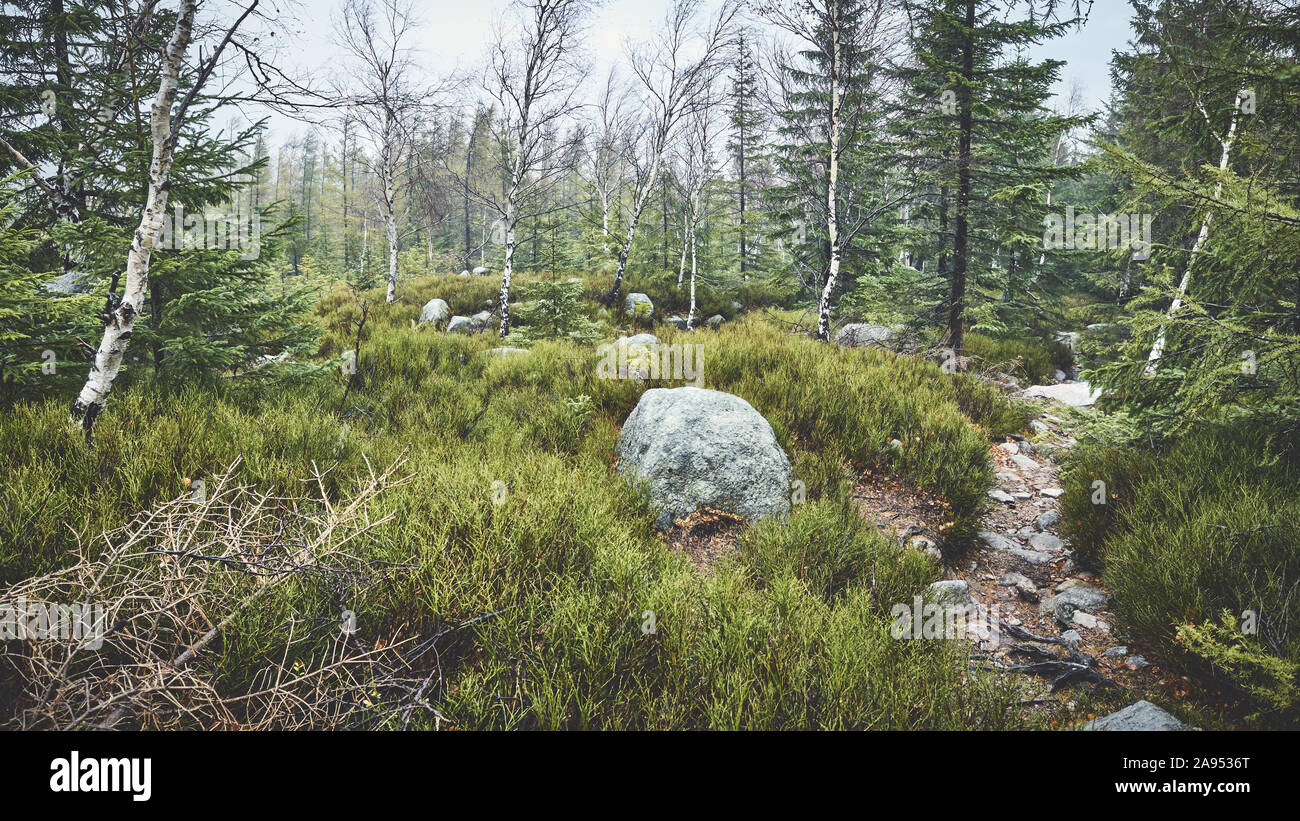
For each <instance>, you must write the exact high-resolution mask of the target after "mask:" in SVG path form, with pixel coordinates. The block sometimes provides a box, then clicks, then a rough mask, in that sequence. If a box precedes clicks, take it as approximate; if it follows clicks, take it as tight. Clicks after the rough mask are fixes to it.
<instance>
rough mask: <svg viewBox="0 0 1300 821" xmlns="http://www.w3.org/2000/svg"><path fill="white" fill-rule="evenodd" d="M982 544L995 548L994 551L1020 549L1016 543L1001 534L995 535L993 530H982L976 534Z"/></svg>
mask: <svg viewBox="0 0 1300 821" xmlns="http://www.w3.org/2000/svg"><path fill="white" fill-rule="evenodd" d="M975 536H976V538H978V539H979V540H980V541H981V542H983V543H984V544H986V545H988V546H989V547H991V548H993V549H994V550H1014V549H1015V548H1017V547H1019V545H1017V544H1016V543H1015V542H1014V541H1012V540H1011V539H1009V538H1007V537H1006V536H1003V535H1002V534H1001V533H994V532H993V531H991V530H981V531H980V532H979V533H976V534H975Z"/></svg>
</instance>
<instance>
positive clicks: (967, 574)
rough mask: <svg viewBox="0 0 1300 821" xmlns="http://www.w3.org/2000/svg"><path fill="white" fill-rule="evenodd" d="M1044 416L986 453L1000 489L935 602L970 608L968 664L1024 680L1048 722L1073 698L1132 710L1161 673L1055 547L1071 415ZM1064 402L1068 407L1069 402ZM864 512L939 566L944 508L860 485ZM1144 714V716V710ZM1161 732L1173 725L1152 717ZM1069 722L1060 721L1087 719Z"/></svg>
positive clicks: (1088, 578)
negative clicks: (1102, 697) (1094, 697)
mask: <svg viewBox="0 0 1300 821" xmlns="http://www.w3.org/2000/svg"><path fill="white" fill-rule="evenodd" d="M1037 401H1040V402H1041V403H1042V407H1043V411H1042V413H1041V415H1040V416H1039V418H1038V419H1036V420H1034V421H1033V422H1032V423H1031V427H1032V431H1033V432H1032V435H1031V436H1030V437H1028V438H1024V437H1013V438H1011V439H1008V440H1007V441H1005V442H1001V443H998V444H996V445H993V446H992V447H991V449H992V458H993V459H994V461H995V464H996V467H997V484H996V486H995V487H994V488H993V489H991V490H990V491H989V496H990V497H991V498H992V500H993V507H992V509H991V510H990V511H989V512H988V513H987V514H986V515H985V517H984V520H983V523H982V529H981V530H980V532H979V538H978V540H977V543H976V545H975V547H974V548H973V549H972V550H970V551H968V552H966V553H965V554H963V555H961V556H960V557H959V558H956V559H953V558H951V557H947V558H948V564H947V566H946V568H945V573H944V581H941V582H938V583H936V585H934V588H935V592H936V593H941V594H942V595H943V596H945V597H950V599H951V600H953V601H956V602H959V603H962V604H966V605H973V608H971V609H973V611H974V612H976V613H978V616H979V617H978V618H975V619H971V620H969V622H968V623H967V624H966V627H965V630H966V633H967V638H968V640H969V641H970V644H971V659H972V665H973V666H978V667H983V668H985V669H996V670H1001V671H1005V672H1008V673H1012V674H1017V673H1018V674H1023V675H1024V676H1025V679H1024V680H1025V682H1026V685H1027V688H1028V690H1029V697H1028V698H1027V699H1026V700H1025V701H1026V703H1027V704H1033V705H1036V706H1037V707H1039V708H1041V709H1045V710H1048V711H1049V712H1051V713H1055V711H1056V709H1057V708H1059V707H1064V708H1066V710H1067V714H1068V713H1069V711H1071V710H1073V708H1074V704H1073V700H1074V698H1075V697H1076V696H1077V694H1078V693H1079V690H1078V688H1079V687H1084V688H1087V689H1088V690H1089V691H1095V692H1097V693H1099V694H1100V693H1105V694H1107V695H1108V696H1112V697H1113V698H1111V699H1110V700H1111V701H1112V703H1115V704H1124V703H1131V702H1133V701H1134V700H1135V699H1137V698H1140V697H1141V696H1142V695H1143V694H1145V693H1149V692H1152V691H1155V690H1168V687H1166V686H1165V685H1167V684H1170V682H1167V681H1166V680H1165V679H1163V678H1162V677H1161V670H1160V666H1159V664H1158V663H1152V662H1149V661H1148V659H1147V657H1146V654H1145V653H1144V651H1143V649H1142V648H1141V647H1139V646H1136V645H1135V644H1134V643H1133V642H1132V641H1130V640H1128V638H1127V637H1125V636H1124V635H1123V634H1122V633H1121V631H1120V630H1118V629H1117V628H1116V627H1115V623H1114V619H1113V618H1112V616H1111V613H1110V604H1111V594H1110V591H1108V590H1107V589H1106V587H1105V585H1104V584H1103V583H1102V582H1101V580H1100V579H1098V578H1097V576H1096V575H1095V574H1093V573H1092V572H1090V571H1088V570H1085V569H1082V568H1080V567H1078V566H1077V565H1076V564H1075V561H1074V558H1073V551H1072V550H1071V547H1070V545H1069V544H1068V543H1067V542H1066V540H1065V539H1064V538H1063V537H1062V536H1061V528H1060V524H1061V514H1060V511H1059V506H1060V503H1059V499H1060V497H1061V496H1062V495H1063V493H1064V491H1063V489H1062V487H1061V482H1060V477H1059V472H1060V466H1059V465H1058V464H1057V462H1056V461H1054V460H1055V459H1059V457H1060V454H1062V453H1063V452H1064V451H1067V450H1068V449H1069V448H1071V447H1072V446H1073V445H1074V444H1075V443H1074V440H1073V438H1072V437H1071V436H1070V433H1069V423H1068V422H1067V421H1066V420H1065V419H1064V418H1063V417H1065V416H1067V415H1068V414H1067V413H1066V412H1065V409H1064V408H1063V406H1062V405H1061V404H1058V401H1057V400H1056V398H1055V397H1052V398H1048V397H1040V398H1039V399H1038V400H1037ZM1067 401H1068V400H1067ZM855 496H856V497H857V499H858V503H859V506H860V508H861V509H862V511H863V513H864V514H865V515H868V516H870V517H871V518H872V519H874V520H875V521H876V522H877V524H878V525H879V526H880V527H881V528H882V530H885V531H888V532H892V533H893V535H894V536H895V537H897V538H898V539H899V541H900V542H901V543H903V544H906V545H907V546H909V547H911V548H915V549H919V550H923V551H926V552H929V553H930V554H931V555H934V556H936V557H938V556H939V555H940V553H939V550H938V549H937V548H938V544H937V542H940V541H942V538H941V537H942V534H941V533H938V532H936V530H935V526H936V525H937V523H939V522H941V521H943V520H944V516H943V513H944V511H943V504H942V502H941V501H939V500H937V499H934V498H929V497H926V496H925V495H924V494H917V493H915V492H909V491H905V490H902V489H900V488H898V487H894V486H889V485H887V484H884V483H873V482H872V481H870V480H868V481H865V482H863V483H862V484H861V485H859V487H858V488H857V489H856V491H855ZM1148 706H1150V705H1148ZM1151 709H1152V710H1154V711H1155V712H1156V713H1158V714H1159V716H1158V717H1159V718H1160V719H1161V720H1164V721H1176V720H1174V719H1173V718H1172V716H1169V715H1168V714H1167V713H1164V712H1163V711H1161V710H1159V709H1158V708H1154V707H1152V708H1151ZM1088 717H1090V716H1088V715H1083V716H1075V717H1073V718H1066V720H1067V721H1074V720H1077V719H1083V718H1088Z"/></svg>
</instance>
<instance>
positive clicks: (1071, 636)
mask: <svg viewBox="0 0 1300 821" xmlns="http://www.w3.org/2000/svg"><path fill="white" fill-rule="evenodd" d="M1061 638H1062V639H1064V640H1065V641H1067V642H1069V643H1070V644H1078V643H1079V642H1081V641H1083V636H1082V635H1080V634H1079V631H1078V630H1066V631H1065V632H1064V633H1062V634H1061Z"/></svg>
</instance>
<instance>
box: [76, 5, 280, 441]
mask: <svg viewBox="0 0 1300 821" xmlns="http://www.w3.org/2000/svg"><path fill="white" fill-rule="evenodd" d="M199 2H200V0H180V7H179V9H178V11H177V15H176V23H175V25H174V27H173V29H172V33H171V36H170V38H169V40H168V42H167V45H166V48H165V50H164V52H163V54H162V60H161V63H160V66H159V79H158V90H157V92H156V94H155V95H154V99H153V104H152V106H151V107H150V114H149V139H150V145H151V153H150V158H149V178H148V181H147V187H146V194H145V205H144V212H143V214H142V215H141V217H140V222H139V224H138V225H137V227H136V229H135V233H134V234H133V235H132V238H131V246H130V250H129V252H128V253H127V259H126V270H125V280H126V284H125V289H124V291H123V294H122V297H121V299H120V300H113V299H112V298H111V297H110V307H109V309H108V310H106V311H105V317H104V318H105V324H104V335H103V337H102V338H101V339H100V343H99V347H98V348H97V349H96V351H95V360H94V364H93V365H91V369H90V374H89V376H88V377H87V378H86V383H85V385H84V386H82V388H81V391H80V392H79V393H78V394H77V398H76V399H75V400H74V401H73V403H72V409H71V421H72V424H74V425H78V424H79V425H81V427H82V429H83V430H84V432H85V435H86V442H87V443H88V444H89V443H91V442H92V441H93V439H92V436H93V432H94V426H95V421H96V420H97V419H98V418H99V415H100V414H101V413H102V412H103V410H104V406H105V404H106V403H107V402H108V397H109V394H110V393H111V392H112V389H113V382H114V381H115V380H116V379H117V375H118V373H119V372H120V371H121V368H122V361H123V359H124V358H125V356H126V351H127V347H128V345H129V344H130V340H131V335H132V333H133V332H134V330H135V323H136V321H137V320H138V319H139V317H140V315H141V313H142V310H143V308H144V306H145V303H146V301H147V300H148V298H149V262H150V259H151V257H152V255H153V250H154V246H155V244H156V243H157V240H158V236H159V234H160V233H161V231H162V229H163V220H164V218H165V215H166V209H167V200H168V196H169V195H170V193H171V187H172V168H173V165H174V162H175V156H176V144H177V141H178V140H179V139H180V135H181V129H182V126H183V125H184V123H185V118H186V114H187V113H188V111H189V108H190V106H191V104H192V103H193V102H194V99H195V97H196V95H197V94H198V93H199V92H200V91H201V90H202V89H203V87H204V85H205V84H206V83H207V81H208V79H209V78H210V77H211V76H212V73H213V70H214V69H215V68H216V67H217V65H218V62H219V61H220V59H221V55H222V53H223V52H224V51H225V49H226V47H227V46H229V45H230V43H231V41H232V40H233V38H234V37H235V34H236V32H237V31H238V29H239V27H240V26H241V25H242V24H243V23H244V21H245V20H246V19H248V17H249V15H251V14H252V13H253V12H254V10H255V9H256V8H257V5H258V2H259V0H252V2H251V3H250V4H249V6H248V7H247V8H246V9H244V10H243V12H242V14H240V15H239V16H238V18H237V19H236V20H235V21H234V22H233V23H232V24H231V25H230V26H229V27H228V28H226V29H225V32H224V34H222V35H221V36H220V37H219V39H218V42H217V45H216V46H215V47H214V48H213V49H212V51H211V53H210V54H209V55H208V57H207V58H206V59H205V60H203V61H202V62H201V63H200V65H199V67H198V70H197V71H196V72H195V74H194V76H193V77H192V78H191V82H190V85H189V89H188V91H187V92H186V94H185V96H184V97H183V98H182V99H181V100H180V102H179V103H177V99H176V98H177V93H178V89H179V86H180V79H181V71H182V68H183V66H184V62H185V56H186V53H187V51H188V50H189V48H190V45H191V43H192V41H193V40H194V35H195V17H196V16H197V14H198V9H199ZM173 108H174V109H175V110H174V111H173ZM114 303H115V304H114Z"/></svg>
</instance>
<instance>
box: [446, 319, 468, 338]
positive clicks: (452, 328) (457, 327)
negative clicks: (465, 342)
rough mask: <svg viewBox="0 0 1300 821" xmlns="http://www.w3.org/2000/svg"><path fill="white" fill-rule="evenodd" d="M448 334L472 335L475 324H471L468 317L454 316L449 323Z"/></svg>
mask: <svg viewBox="0 0 1300 821" xmlns="http://www.w3.org/2000/svg"><path fill="white" fill-rule="evenodd" d="M447 333H449V334H472V333H474V323H473V322H470V320H469V317H467V316H453V317H452V318H451V321H450V322H448V323H447Z"/></svg>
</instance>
